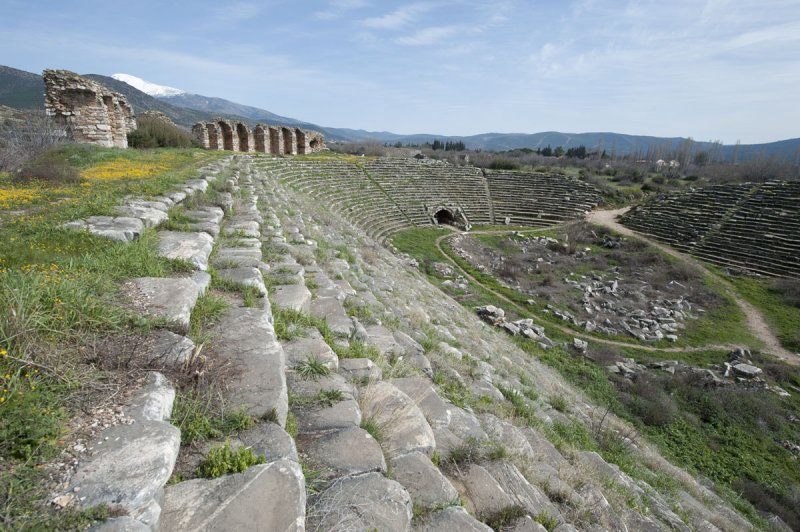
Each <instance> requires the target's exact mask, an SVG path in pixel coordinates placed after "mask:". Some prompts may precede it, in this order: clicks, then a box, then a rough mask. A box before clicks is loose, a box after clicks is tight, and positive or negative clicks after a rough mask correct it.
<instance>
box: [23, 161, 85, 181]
mask: <svg viewBox="0 0 800 532" xmlns="http://www.w3.org/2000/svg"><path fill="white" fill-rule="evenodd" d="M80 179H81V176H80V174H79V173H78V171H77V170H76V169H75V168H73V167H71V166H70V165H68V164H66V163H64V162H60V161H56V160H47V159H46V158H45V159H41V158H39V159H34V160H33V161H29V162H28V163H26V164H24V165H23V166H22V168H20V169H19V170H18V171H17V172H16V173H15V174H14V177H13V181H14V182H15V183H26V182H29V181H42V182H45V183H48V184H51V185H62V184H66V183H77V182H78V181H80Z"/></svg>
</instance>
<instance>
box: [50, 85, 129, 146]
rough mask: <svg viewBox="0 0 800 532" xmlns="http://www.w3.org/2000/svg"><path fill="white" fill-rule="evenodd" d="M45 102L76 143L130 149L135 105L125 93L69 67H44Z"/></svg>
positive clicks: (51, 114)
mask: <svg viewBox="0 0 800 532" xmlns="http://www.w3.org/2000/svg"><path fill="white" fill-rule="evenodd" d="M42 77H43V78H44V87H45V95H44V105H45V110H46V111H47V114H48V115H49V116H52V117H53V118H54V119H55V120H56V122H57V123H59V124H61V125H63V126H64V127H65V128H66V131H67V136H68V137H69V138H70V139H72V140H74V141H75V142H86V143H90V144H97V145H99V146H106V147H117V148H127V147H128V132H129V131H133V130H134V129H136V119H135V117H134V114H133V108H132V107H131V106H130V104H129V103H128V100H127V99H125V96H123V95H122V94H119V93H117V92H112V91H110V90H108V89H106V88H105V87H103V86H102V85H100V84H99V83H97V82H95V81H92V80H90V79H86V78H84V77H82V76H79V75H78V74H76V73H74V72H70V71H68V70H45V71H44V72H43V73H42Z"/></svg>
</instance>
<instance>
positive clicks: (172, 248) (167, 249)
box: [158, 181, 214, 271]
mask: <svg viewBox="0 0 800 532" xmlns="http://www.w3.org/2000/svg"><path fill="white" fill-rule="evenodd" d="M204 183H205V181H204ZM158 236H159V241H158V254H159V255H160V256H162V257H166V258H168V259H179V260H185V261H187V262H188V263H190V264H191V265H192V266H194V267H195V268H197V269H198V270H203V271H205V270H207V269H208V256H209V255H211V247H212V246H213V245H214V239H213V238H211V235H209V234H208V233H185V232H181V231H159V233H158Z"/></svg>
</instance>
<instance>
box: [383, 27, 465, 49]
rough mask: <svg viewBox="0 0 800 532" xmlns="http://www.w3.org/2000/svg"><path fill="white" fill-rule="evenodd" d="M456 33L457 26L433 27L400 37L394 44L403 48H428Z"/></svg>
mask: <svg viewBox="0 0 800 532" xmlns="http://www.w3.org/2000/svg"><path fill="white" fill-rule="evenodd" d="M456 31H457V28H456V27H455V26H432V27H430V28H425V29H422V30H419V31H417V32H415V33H412V34H411V35H406V36H405V37H398V38H397V39H395V41H394V42H396V43H397V44H400V45H402V46H427V45H431V44H436V43H438V42H439V41H442V40H444V39H446V38H448V37H450V36H451V35H453V34H455V33H456Z"/></svg>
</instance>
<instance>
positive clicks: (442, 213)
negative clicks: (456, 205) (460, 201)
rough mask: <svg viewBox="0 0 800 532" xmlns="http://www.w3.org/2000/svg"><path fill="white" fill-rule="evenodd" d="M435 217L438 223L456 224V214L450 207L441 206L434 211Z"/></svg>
mask: <svg viewBox="0 0 800 532" xmlns="http://www.w3.org/2000/svg"><path fill="white" fill-rule="evenodd" d="M433 219H434V221H435V222H436V224H437V225H443V224H444V225H456V215H455V214H454V213H453V211H451V210H450V209H445V208H440V209H439V210H437V211H436V212H435V213H434V215H433Z"/></svg>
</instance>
